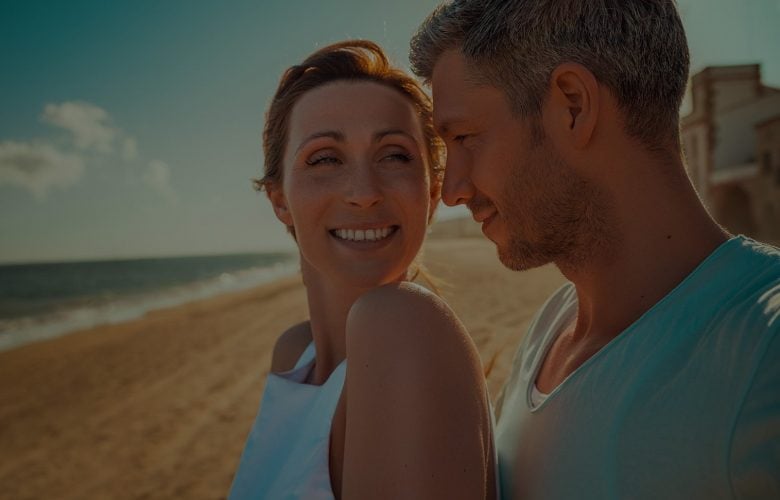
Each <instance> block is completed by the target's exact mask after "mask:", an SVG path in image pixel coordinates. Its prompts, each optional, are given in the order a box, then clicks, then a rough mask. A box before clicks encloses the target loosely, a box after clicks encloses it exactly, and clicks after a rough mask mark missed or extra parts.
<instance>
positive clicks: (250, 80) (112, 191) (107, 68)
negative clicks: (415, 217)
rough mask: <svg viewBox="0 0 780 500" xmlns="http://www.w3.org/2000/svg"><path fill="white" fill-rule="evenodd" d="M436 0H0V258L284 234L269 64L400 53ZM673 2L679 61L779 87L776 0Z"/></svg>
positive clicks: (194, 247)
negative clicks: (270, 119) (271, 187)
mask: <svg viewBox="0 0 780 500" xmlns="http://www.w3.org/2000/svg"><path fill="white" fill-rule="evenodd" d="M436 4H438V0H396V1H394V2H389V1H384V2H379V1H373V0H261V1H258V0H253V1H248V0H247V1H241V0H230V1H225V2H219V3H217V2H204V1H199V2H195V1H185V0H168V1H165V2H160V1H155V0H138V1H133V2H105V1H102V0H101V1H97V0H71V1H69V2H43V1H30V0H27V1H24V0H23V1H9V0H4V1H3V2H2V4H0V53H1V54H2V69H0V74H1V75H2V76H0V263H12V262H15V263H18V262H33V261H62V260H91V259H115V258H135V257H148V256H176V255H204V254H222V253H239V252H263V251H278V250H292V249H294V244H293V242H292V240H291V239H290V237H289V236H288V235H287V234H286V232H285V230H284V227H283V226H282V225H281V224H280V223H279V222H278V221H277V220H276V219H275V217H274V216H273V213H272V211H271V208H270V206H269V204H268V202H267V201H266V199H265V196H264V195H262V194H259V193H256V192H254V191H253V190H252V187H251V179H252V178H255V177H258V176H259V175H260V172H261V170H262V164H263V158H262V144H261V141H260V136H261V133H262V128H263V114H264V112H265V109H266V106H267V104H268V101H269V99H270V98H271V96H272V95H273V92H274V90H275V89H276V85H277V83H278V79H279V77H280V75H281V73H282V71H283V70H284V69H285V68H287V67H288V66H290V65H292V64H295V63H296V62H299V61H301V60H302V59H303V58H304V57H305V56H306V55H308V54H309V53H311V52H312V51H313V50H316V49H317V48H318V47H321V46H323V45H326V44H328V43H331V42H335V41H338V40H342V39H347V38H368V39H371V40H374V41H376V42H378V43H379V44H380V45H382V46H383V47H384V48H385V50H386V51H387V52H388V54H389V55H390V57H391V58H392V59H393V60H394V61H395V62H396V63H397V64H399V65H401V66H403V67H408V59H407V54H408V47H409V45H408V44H409V38H410V37H411V35H412V34H413V33H414V31H415V29H416V28H417V26H418V25H419V23H420V22H421V21H422V20H423V19H424V18H425V16H426V15H427V14H428V13H429V12H430V11H431V10H432V9H433V7H434V6H435V5H436ZM679 6H680V12H681V15H682V17H683V22H684V24H685V27H686V31H687V35H688V41H689V45H690V48H691V56H692V70H693V71H697V70H699V69H702V68H703V67H705V66H707V65H716V64H746V63H761V65H762V74H763V79H764V82H765V83H766V84H769V85H773V86H778V87H780V56H778V54H780V30H778V29H777V26H780V0H679ZM454 213H460V212H451V211H449V212H448V211H447V210H445V211H443V215H444V216H447V215H453V214H454Z"/></svg>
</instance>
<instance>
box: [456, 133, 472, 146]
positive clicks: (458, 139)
mask: <svg viewBox="0 0 780 500" xmlns="http://www.w3.org/2000/svg"><path fill="white" fill-rule="evenodd" d="M468 137H469V136H468V134H463V135H456V136H455V137H453V138H452V141H453V142H457V143H458V144H463V141H465V140H466V139H467V138H468Z"/></svg>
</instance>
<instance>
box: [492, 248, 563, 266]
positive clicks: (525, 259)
mask: <svg viewBox="0 0 780 500" xmlns="http://www.w3.org/2000/svg"><path fill="white" fill-rule="evenodd" d="M523 247H525V245H523ZM496 249H497V250H498V260H499V261H501V263H502V264H503V265H504V267H506V268H508V269H511V270H512V271H527V270H529V269H534V268H537V267H541V266H544V265H545V264H549V263H550V262H552V259H550V258H546V257H542V256H541V255H538V253H537V252H534V251H533V250H530V249H527V248H514V247H513V248H505V247H503V246H502V245H498V244H497V245H496Z"/></svg>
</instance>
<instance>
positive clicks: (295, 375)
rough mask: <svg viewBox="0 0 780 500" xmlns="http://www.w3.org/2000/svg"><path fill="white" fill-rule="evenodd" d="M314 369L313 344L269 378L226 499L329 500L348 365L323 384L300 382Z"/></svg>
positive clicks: (342, 366)
mask: <svg viewBox="0 0 780 500" xmlns="http://www.w3.org/2000/svg"><path fill="white" fill-rule="evenodd" d="M313 367H314V342H312V343H310V344H309V346H308V347H307V348H306V350H305V351H303V354H301V357H300V359H299V360H298V362H297V363H296V364H295V367H294V368H293V369H292V370H289V371H286V372H283V373H269V374H268V379H267V380H266V384H265V392H264V393H263V399H262V402H261V404H260V413H259V414H258V415H257V418H256V419H255V423H254V425H253V426H252V430H251V431H250V433H249V437H248V438H247V442H246V446H245V447H244V453H243V454H242V455H241V461H240V463H239V465H238V470H237V471H236V476H235V478H234V479H233V486H232V487H231V489H230V496H229V498H230V500H249V499H253V500H259V499H267V500H277V499H290V500H293V499H306V500H333V498H334V497H333V490H332V488H331V484H330V469H329V464H328V459H329V454H330V427H331V422H332V420H333V413H334V412H335V411H336V405H337V404H338V401H339V397H340V396H341V390H342V388H343V386H344V376H345V375H346V370H347V363H346V360H344V361H342V362H341V364H339V365H338V366H337V367H336V369H335V370H333V373H331V375H330V377H329V378H328V380H327V381H325V383H324V384H322V385H310V384H305V383H304V380H306V377H307V376H308V374H309V373H310V372H311V370H312V368H313Z"/></svg>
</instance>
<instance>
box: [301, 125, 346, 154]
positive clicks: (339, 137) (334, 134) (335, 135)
mask: <svg viewBox="0 0 780 500" xmlns="http://www.w3.org/2000/svg"><path fill="white" fill-rule="evenodd" d="M323 137H329V138H331V139H333V140H335V141H336V142H344V141H345V137H344V132H341V131H339V130H322V131H320V132H314V133H313V134H311V135H309V136H307V137H306V138H305V139H304V140H303V141H301V143H300V144H299V145H298V147H297V148H296V150H295V153H296V154H297V153H298V152H299V151H300V150H301V149H302V148H303V146H305V145H306V144H307V143H309V142H311V141H313V140H314V139H321V138H323Z"/></svg>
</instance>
